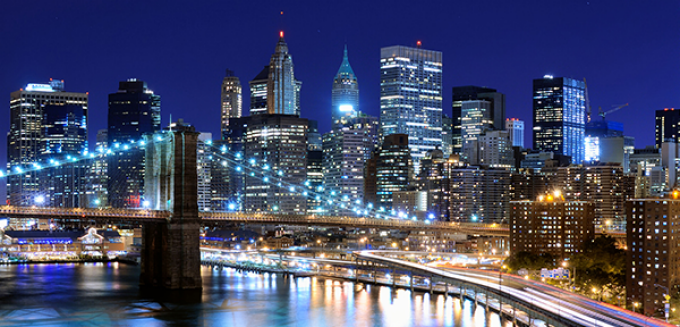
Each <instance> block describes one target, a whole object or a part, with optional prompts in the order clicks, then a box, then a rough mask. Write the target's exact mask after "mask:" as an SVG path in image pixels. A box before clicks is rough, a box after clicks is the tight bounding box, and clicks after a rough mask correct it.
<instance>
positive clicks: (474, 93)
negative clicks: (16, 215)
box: [451, 85, 505, 153]
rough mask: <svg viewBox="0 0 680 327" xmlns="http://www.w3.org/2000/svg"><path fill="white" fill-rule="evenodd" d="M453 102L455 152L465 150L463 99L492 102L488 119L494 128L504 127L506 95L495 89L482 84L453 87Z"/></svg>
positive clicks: (453, 141) (452, 140) (452, 134)
mask: <svg viewBox="0 0 680 327" xmlns="http://www.w3.org/2000/svg"><path fill="white" fill-rule="evenodd" d="M452 90H453V103H452V110H453V111H452V113H453V115H452V116H451V119H452V120H453V127H452V133H451V144H452V146H453V153H461V151H462V150H463V138H462V119H463V116H462V114H463V109H462V106H463V101H473V100H485V101H488V102H489V103H490V111H489V113H488V116H489V117H488V119H489V120H490V121H491V128H492V129H503V120H504V119H505V95H504V94H503V93H500V92H497V91H496V90H495V89H491V88H488V87H481V86H472V85H470V86H457V87H454V88H453V89H452Z"/></svg>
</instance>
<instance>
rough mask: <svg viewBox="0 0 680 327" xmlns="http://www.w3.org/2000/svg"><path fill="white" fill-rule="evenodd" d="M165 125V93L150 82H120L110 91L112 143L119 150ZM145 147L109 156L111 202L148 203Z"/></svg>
mask: <svg viewBox="0 0 680 327" xmlns="http://www.w3.org/2000/svg"><path fill="white" fill-rule="evenodd" d="M160 128H161V96H160V95H157V94H154V92H153V91H151V90H150V89H149V88H148V87H147V85H146V82H143V81H138V80H136V79H134V78H133V79H129V80H127V81H124V82H120V83H119V86H118V92H116V93H111V94H109V113H108V139H109V141H108V143H109V148H110V149H112V150H114V151H115V150H116V149H118V148H120V147H125V146H126V145H129V144H131V142H137V141H140V140H141V139H142V135H144V134H147V133H155V132H158V131H160ZM144 157H145V156H144V149H139V148H133V149H131V150H129V151H125V152H119V153H117V154H116V155H115V156H109V162H108V174H109V181H108V192H109V205H110V206H111V207H113V208H141V207H142V204H143V203H144V200H143V198H144V165H145V163H144Z"/></svg>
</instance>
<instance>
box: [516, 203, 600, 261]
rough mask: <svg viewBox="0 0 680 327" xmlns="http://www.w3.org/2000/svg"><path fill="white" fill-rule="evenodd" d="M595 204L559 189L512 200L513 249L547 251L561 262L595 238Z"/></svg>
mask: <svg viewBox="0 0 680 327" xmlns="http://www.w3.org/2000/svg"><path fill="white" fill-rule="evenodd" d="M593 215H594V206H593V204H592V203H591V202H586V201H569V200H565V199H564V198H562V196H561V195H560V193H559V192H557V193H547V194H545V195H541V196H539V197H538V199H536V200H522V201H510V252H511V253H513V254H514V253H518V252H520V251H527V252H531V253H535V254H542V253H548V254H551V255H553V256H554V257H555V258H557V259H558V260H560V261H562V260H564V259H567V258H569V256H571V255H572V254H575V253H578V252H580V251H582V248H583V246H584V245H585V243H586V242H590V241H591V240H592V239H593V238H594V237H595V226H594V225H593Z"/></svg>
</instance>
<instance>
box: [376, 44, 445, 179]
mask: <svg viewBox="0 0 680 327" xmlns="http://www.w3.org/2000/svg"><path fill="white" fill-rule="evenodd" d="M380 127H381V129H382V136H383V137H385V136H388V135H390V134H406V135H408V141H409V149H410V152H411V156H412V157H413V163H414V167H419V165H418V163H419V162H420V159H422V158H423V157H425V154H426V153H427V151H430V150H434V149H437V148H440V147H441V146H442V53H441V52H439V51H431V50H424V49H420V48H409V47H405V46H392V47H387V48H382V49H381V50H380ZM416 170H417V169H416Z"/></svg>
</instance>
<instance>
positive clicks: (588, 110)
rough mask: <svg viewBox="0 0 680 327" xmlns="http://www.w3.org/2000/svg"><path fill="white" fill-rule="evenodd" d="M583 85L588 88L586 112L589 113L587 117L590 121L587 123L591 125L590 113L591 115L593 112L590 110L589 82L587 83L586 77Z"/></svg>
mask: <svg viewBox="0 0 680 327" xmlns="http://www.w3.org/2000/svg"><path fill="white" fill-rule="evenodd" d="M583 84H584V85H585V87H586V110H587V113H588V116H587V118H588V121H586V122H587V123H590V113H591V112H592V111H591V110H590V99H589V98H588V82H586V78H585V77H584V78H583Z"/></svg>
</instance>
